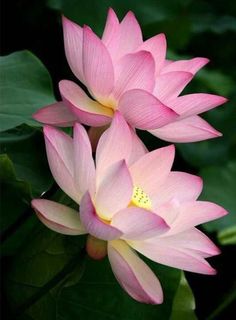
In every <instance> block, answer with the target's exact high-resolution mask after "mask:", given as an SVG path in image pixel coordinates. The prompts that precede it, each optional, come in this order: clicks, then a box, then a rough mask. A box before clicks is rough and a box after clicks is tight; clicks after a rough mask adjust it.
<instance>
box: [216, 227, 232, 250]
mask: <svg viewBox="0 0 236 320" xmlns="http://www.w3.org/2000/svg"><path fill="white" fill-rule="evenodd" d="M218 240H219V242H220V243H221V244H224V245H227V244H228V245H229V244H231V245H233V244H234V245H235V244H236V224H235V225H233V226H231V227H228V228H225V229H223V230H221V231H220V232H219V233H218Z"/></svg>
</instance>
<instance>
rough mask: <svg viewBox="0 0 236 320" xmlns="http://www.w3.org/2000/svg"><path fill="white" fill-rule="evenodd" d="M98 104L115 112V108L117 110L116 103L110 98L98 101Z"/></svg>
mask: <svg viewBox="0 0 236 320" xmlns="http://www.w3.org/2000/svg"><path fill="white" fill-rule="evenodd" d="M99 102H100V103H101V104H102V105H103V106H104V107H107V108H110V109H112V110H116V108H117V101H116V100H115V99H114V98H112V97H110V98H106V99H99Z"/></svg>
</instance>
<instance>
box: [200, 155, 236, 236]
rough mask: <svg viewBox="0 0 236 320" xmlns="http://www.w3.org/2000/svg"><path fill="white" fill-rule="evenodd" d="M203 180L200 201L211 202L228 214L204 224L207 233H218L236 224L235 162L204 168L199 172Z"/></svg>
mask: <svg viewBox="0 0 236 320" xmlns="http://www.w3.org/2000/svg"><path fill="white" fill-rule="evenodd" d="M200 175H201V176H202V177H203V180H204V189H203V193H202V195H201V199H202V200H207V201H213V202H215V203H217V204H219V205H221V206H223V207H224V208H225V209H226V210H228V212H229V214H228V215H226V216H225V217H223V218H221V219H218V220H215V221H212V222H209V223H206V224H204V228H205V229H206V230H208V231H211V232H212V231H220V230H222V229H224V228H226V227H229V226H232V225H233V224H235V223H236V202H235V190H236V161H232V162H229V163H228V164H227V165H224V166H222V167H220V166H212V167H206V168H204V169H202V170H201V171H200Z"/></svg>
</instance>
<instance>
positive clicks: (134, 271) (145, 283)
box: [108, 240, 163, 304]
mask: <svg viewBox="0 0 236 320" xmlns="http://www.w3.org/2000/svg"><path fill="white" fill-rule="evenodd" d="M108 257H109V261H110V263H111V268H112V270H113V272H114V274H115V277H116V279H117V280H118V281H119V283H120V285H121V286H122V288H124V290H126V291H127V292H128V294H129V295H130V296H131V297H132V298H133V299H135V300H137V301H139V302H145V303H149V304H160V303H162V301H163V293H162V289H161V285H160V282H159V280H158V279H157V277H156V276H155V274H154V273H153V272H152V270H151V269H150V268H149V267H148V266H147V265H146V264H145V263H144V262H143V261H142V260H141V259H140V258H139V257H138V255H137V254H136V253H135V252H134V251H133V250H132V249H131V248H129V246H128V245H127V244H126V243H125V242H124V241H121V240H114V241H111V242H109V243H108Z"/></svg>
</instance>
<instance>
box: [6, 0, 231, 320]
mask: <svg viewBox="0 0 236 320" xmlns="http://www.w3.org/2000/svg"><path fill="white" fill-rule="evenodd" d="M109 6H111V7H113V8H114V9H115V10H116V12H117V13H118V15H119V17H120V18H121V17H123V15H124V14H125V13H126V12H127V11H128V10H129V9H131V10H132V11H134V13H135V14H136V16H137V18H138V20H139V21H140V23H141V26H142V29H143V34H144V38H148V37H150V36H152V35H154V34H157V33H160V32H164V33H165V34H166V35H167V40H168V48H169V53H168V55H169V57H171V58H172V57H177V58H181V57H189V58H191V57H194V56H202V57H208V58H209V59H210V60H211V62H210V64H209V65H208V66H207V67H206V68H205V70H204V71H201V72H200V73H199V75H198V76H197V77H196V80H194V81H193V84H191V85H190V86H189V87H188V89H187V91H189V92H195V91H196V92H201V91H202V92H209V93H215V94H219V95H224V96H227V97H228V98H229V99H230V102H229V103H227V104H226V105H225V106H223V107H220V108H218V109H217V110H213V111H210V112H209V113H208V114H207V115H206V119H207V120H209V122H210V123H211V124H212V125H213V126H215V127H216V129H218V130H219V131H222V132H223V134H224V136H223V138H220V139H216V140H211V141H205V142H201V143H194V144H186V145H180V146H177V159H176V163H175V169H179V170H183V171H187V172H192V173H194V174H200V175H202V176H203V178H204V181H205V184H206V189H205V191H204V193H203V196H202V197H203V199H208V200H211V201H214V202H217V203H219V204H221V205H223V206H225V207H226V208H227V209H228V210H229V211H230V212H231V220H230V221H229V222H226V224H224V223H222V224H221V223H220V222H219V223H217V224H216V225H215V226H214V227H211V226H212V225H206V226H205V228H204V230H206V231H207V232H208V234H209V235H210V237H211V238H212V239H214V241H215V242H216V243H218V245H219V246H220V247H221V249H222V254H221V255H220V256H218V257H215V258H213V259H211V263H212V265H213V266H214V267H216V268H217V269H218V275H216V276H214V277H210V276H208V277H207V276H202V275H195V274H190V273H187V279H188V281H189V283H190V285H191V288H192V290H193V292H194V295H195V299H196V307H197V308H196V314H197V316H198V317H199V319H222V320H228V319H233V311H234V316H235V311H236V304H235V299H236V294H235V291H236V250H235V245H222V244H221V243H219V237H218V233H219V232H220V231H222V229H223V228H224V227H225V226H230V225H232V222H233V221H234V224H236V211H234V209H235V210H236V205H235V198H236V197H235V196H236V185H235V180H234V177H235V158H236V156H235V153H236V151H235V150H236V149H235V146H236V116H235V114H236V113H235V97H236V95H235V77H236V67H235V58H236V4H235V1H230V0H225V1H219V0H215V1H191V0H182V1H181V0H171V1H163V0H162V1H128V0H127V1H118V0H117V1H115V0H114V1H92V0H87V1H86V2H84V1H83V2H82V1H78V0H77V1H75V0H50V1H45V0H42V1H40V0H31V1H29V0H21V1H13V0H2V3H1V55H7V54H10V53H12V52H14V51H18V50H24V49H27V50H30V51H31V52H33V53H34V54H35V55H36V56H37V57H38V58H39V59H40V60H41V61H42V62H43V64H44V65H45V66H46V68H47V69H48V70H49V73H50V74H51V77H52V80H53V86H54V91H55V94H56V97H57V98H58V99H59V95H58V89H57V83H58V81H59V80H61V79H74V78H73V75H72V73H71V71H70V69H69V67H68V65H67V62H66V59H65V55H64V49H63V38H62V28H61V12H63V13H64V14H65V15H66V16H67V17H69V18H70V19H72V20H74V21H76V22H78V23H79V24H80V25H82V24H84V23H86V24H88V25H90V26H92V27H93V29H94V30H95V31H96V32H97V33H98V34H101V32H102V30H103V26H104V22H105V17H106V12H107V8H108V7H109ZM17 130H22V129H21V128H18V129H17ZM24 130H25V128H24ZM37 135H39V137H36V139H38V140H37V141H38V142H37V143H38V145H39V146H41V147H40V148H42V150H43V143H42V138H41V135H40V134H39V133H37ZM140 135H141V137H142V138H143V139H144V141H145V143H146V144H147V146H148V147H149V149H155V148H157V147H159V146H161V145H163V144H165V143H163V142H159V141H157V139H156V138H154V137H152V136H150V135H148V134H143V133H140ZM12 147H13V148H15V146H14V145H13V146H12ZM7 148H10V149H9V150H10V151H11V147H7ZM10 153H11V152H10ZM42 153H43V151H42ZM13 158H14V157H13ZM13 160H14V159H13ZM13 162H14V161H13ZM228 168H229V170H228ZM227 170H228V171H227ZM232 173H233V174H234V176H233V175H232V176H231V174H232ZM218 174H219V179H218ZM227 175H229V176H231V179H232V181H229V182H228V180H227V179H226V178H225V177H226V176H227ZM212 176H213V177H212ZM229 179H230V178H229ZM208 184H209V185H210V186H211V187H213V188H215V189H214V192H211V190H212V189H211V190H210V189H207V185H208ZM234 186H235V189H234V190H232V188H234ZM50 190H51V191H50V192H52V190H54V189H53V188H51V189H50ZM228 190H230V191H229V192H228ZM10 191H11V190H10ZM10 191H9V192H10ZM219 194H220V195H219ZM229 194H230V195H229ZM209 197H211V198H209ZM229 197H230V198H229ZM9 198H10V199H11V197H9ZM10 199H9V201H10ZM23 209H24V210H23ZM23 209H22V210H21V213H22V215H19V216H20V218H19V219H18V220H15V222H14V224H13V227H12V228H13V229H11V228H10V229H9V226H8V229H6V230H7V232H8V234H7V237H10V236H12V234H14V232H15V231H16V229H17V228H18V227H19V228H20V227H21V226H22V224H24V223H25V220H27V219H28V217H29V215H30V213H29V212H31V211H30V208H29V205H26V206H25V207H24V208H23ZM8 210H11V209H10V207H9V208H8ZM2 211H4V210H3V209H2ZM3 213H4V212H3ZM22 216H23V217H22ZM25 217H26V218H25ZM232 217H233V218H232ZM22 221H23V222H22ZM34 223H36V222H34ZM6 230H5V231H6ZM6 248H7V247H6ZM13 253H14V254H13V256H12V253H11V250H9V251H8V249H5V250H4V251H3V258H2V261H3V267H2V271H3V278H5V277H6V274H7V272H8V270H9V265H10V264H11V263H12V261H14V255H16V254H17V253H15V252H13ZM12 257H13V258H12ZM2 299H3V303H4V306H5V311H6V304H7V300H6V296H5V293H3V295H2ZM217 308H219V309H218V311H217V312H216V314H215V313H214V312H215V310H217ZM8 311H9V310H8ZM210 315H212V317H209V316H210ZM26 319H27V318H26ZM49 319H51V318H49Z"/></svg>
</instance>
